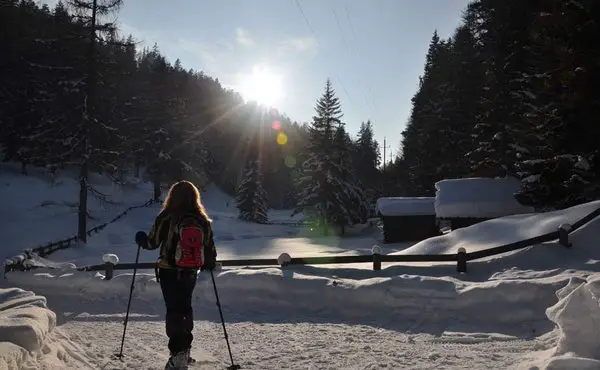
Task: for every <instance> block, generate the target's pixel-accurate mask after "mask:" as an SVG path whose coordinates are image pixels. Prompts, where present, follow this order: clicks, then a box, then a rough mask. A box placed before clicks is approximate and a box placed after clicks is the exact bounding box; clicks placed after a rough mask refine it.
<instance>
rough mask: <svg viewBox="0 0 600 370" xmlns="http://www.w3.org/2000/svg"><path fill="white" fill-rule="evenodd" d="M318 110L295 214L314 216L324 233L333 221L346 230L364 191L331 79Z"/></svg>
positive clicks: (320, 100) (355, 214) (310, 137)
mask: <svg viewBox="0 0 600 370" xmlns="http://www.w3.org/2000/svg"><path fill="white" fill-rule="evenodd" d="M315 110H316V113H317V115H316V116H314V117H313V122H312V124H311V126H310V128H309V139H308V145H307V147H306V155H307V159H306V160H305V161H304V163H303V164H302V175H301V178H300V180H299V184H298V190H299V192H298V203H297V205H296V208H295V210H294V213H293V214H296V213H299V212H304V213H305V215H307V216H309V215H310V216H313V217H315V218H316V220H317V222H318V224H319V226H320V227H321V228H322V230H323V233H324V235H328V233H329V225H330V224H331V223H334V224H336V225H337V226H338V227H342V230H343V227H344V226H345V225H348V224H352V223H353V222H356V220H357V219H358V218H360V216H359V215H360V209H361V206H362V199H359V198H360V196H361V195H362V194H361V191H360V188H357V187H356V185H355V182H354V178H353V174H352V162H351V155H350V147H349V138H348V136H347V134H346V131H345V129H344V123H343V122H342V120H341V118H342V110H341V105H340V102H339V99H338V98H337V97H336V95H335V91H334V89H333V87H332V86H331V81H330V80H327V81H326V83H325V91H324V93H323V95H322V96H321V98H319V100H318V101H317V105H316V108H315ZM353 202H354V203H353Z"/></svg>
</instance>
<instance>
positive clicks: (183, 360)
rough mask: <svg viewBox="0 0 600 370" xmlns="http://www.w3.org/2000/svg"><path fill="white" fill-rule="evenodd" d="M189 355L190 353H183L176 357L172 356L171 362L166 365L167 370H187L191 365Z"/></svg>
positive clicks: (175, 355)
mask: <svg viewBox="0 0 600 370" xmlns="http://www.w3.org/2000/svg"><path fill="white" fill-rule="evenodd" d="M189 359H190V356H189V353H188V351H181V352H179V353H176V354H174V355H171V357H170V358H169V361H167V364H166V365H165V370H187V369H188V364H189Z"/></svg>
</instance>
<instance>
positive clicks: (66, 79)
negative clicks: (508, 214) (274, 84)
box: [0, 0, 600, 241]
mask: <svg viewBox="0 0 600 370" xmlns="http://www.w3.org/2000/svg"><path fill="white" fill-rule="evenodd" d="M122 3H123V0H65V1H64V2H59V3H58V5H57V6H56V7H55V8H53V9H50V8H49V7H48V6H46V5H43V6H39V5H37V4H36V3H35V2H33V1H32V0H4V1H2V4H1V5H0V7H1V8H0V22H1V23H2V24H3V25H5V26H4V30H5V31H4V32H3V33H2V34H0V45H1V46H2V50H3V57H2V58H1V59H0V64H1V68H0V86H1V88H0V120H1V126H0V145H1V149H2V150H1V153H0V155H1V156H2V159H3V160H4V161H11V162H18V163H21V168H22V172H23V174H27V169H28V167H29V166H36V167H43V168H46V169H47V170H48V172H49V174H56V173H57V172H60V171H61V170H63V169H65V168H73V167H75V168H78V169H79V171H80V184H81V193H80V203H79V207H80V210H79V216H80V218H79V231H80V238H81V239H83V240H84V241H85V223H86V202H87V196H88V193H89V194H92V196H101V195H98V194H96V192H95V191H94V189H93V187H92V186H91V185H90V184H89V183H88V181H87V179H88V175H89V173H91V172H99V173H103V174H106V175H107V176H110V177H111V178H112V179H113V180H114V181H115V182H116V183H120V182H123V181H126V178H127V176H129V175H134V176H147V177H148V179H149V180H151V181H152V182H153V183H154V184H155V197H156V198H159V197H160V196H161V194H162V193H164V189H161V184H163V186H164V184H168V183H170V182H173V181H176V180H179V179H190V180H193V181H194V182H195V183H197V184H198V185H199V186H200V187H204V186H206V185H207V184H208V183H210V182H214V183H216V184H217V185H218V186H219V187H220V188H221V189H223V190H224V191H226V192H227V193H229V194H231V195H234V196H235V197H236V202H237V204H238V208H239V209H240V218H243V219H247V220H249V221H254V222H268V216H267V210H268V209H269V208H273V209H294V212H295V213H296V212H303V213H304V214H305V215H310V216H314V217H315V219H316V220H317V221H318V222H319V224H320V225H322V226H324V232H325V233H327V230H328V225H333V226H336V227H337V228H341V230H342V231H343V229H344V227H346V226H348V225H352V224H355V223H360V222H364V221H365V220H366V219H367V218H368V217H370V216H373V208H374V203H375V200H376V199H377V198H378V197H381V196H432V195H433V194H434V193H435V188H434V184H435V182H436V181H439V180H441V179H444V178H459V177H475V176H477V177H480V176H481V177H495V176H515V177H517V178H519V179H520V180H521V181H522V187H521V190H520V192H519V193H518V194H516V197H517V198H518V199H519V201H520V202H522V203H523V204H527V205H533V206H535V207H536V208H537V209H540V210H543V209H556V208H564V207H568V206H571V205H574V204H578V203H581V202H585V201H589V200H593V199H597V198H598V195H599V194H600V181H599V179H600V157H599V150H600V145H598V142H600V124H599V123H598V122H599V121H600V109H599V107H600V93H599V92H598V89H597V88H596V85H597V82H600V43H598V42H597V41H596V39H597V37H596V36H595V35H598V34H600V29H599V24H600V3H599V2H597V1H595V0H579V1H576V0H543V1H542V0H538V1H527V2H525V1H521V0H475V1H472V2H471V3H470V4H469V5H468V7H467V8H466V9H465V10H464V13H463V17H462V21H461V24H460V25H459V26H458V27H457V29H456V30H455V32H454V33H453V35H452V36H451V37H449V38H448V39H443V38H440V37H439V36H438V33H437V32H436V31H435V30H432V37H431V42H430V45H429V50H428V52H427V55H426V58H425V65H424V69H423V73H422V75H421V77H420V81H419V86H418V89H417V91H416V93H415V95H414V97H413V98H412V111H411V115H410V118H409V120H408V122H398V123H397V125H398V138H397V139H398V140H399V141H400V142H401V151H400V152H399V153H398V155H397V156H396V157H395V158H394V160H393V162H392V164H391V165H390V164H388V165H386V166H385V167H384V166H382V163H381V153H380V145H379V143H378V142H377V141H376V140H375V139H374V130H375V129H376V126H377V122H370V121H366V122H362V123H361V125H360V130H359V132H356V133H349V132H347V130H346V128H345V126H346V122H344V118H343V117H344V116H343V109H344V107H343V106H342V104H341V103H340V100H339V99H338V98H337V96H336V90H335V87H334V86H333V84H332V83H331V81H330V80H327V81H323V85H324V87H323V90H322V91H316V92H315V106H314V108H315V109H314V111H315V112H314V117H313V119H312V120H311V121H310V122H297V121H294V120H293V119H292V118H289V117H288V116H287V115H286V114H285V112H279V111H278V110H277V109H274V108H266V107H263V106H260V105H257V104H256V103H254V102H244V99H242V97H241V96H240V94H238V93H236V92H235V91H232V90H229V89H226V88H224V87H223V85H222V84H221V82H220V81H219V79H218V76H208V75H207V74H205V73H204V72H202V71H196V70H192V69H186V68H185V67H184V66H183V65H182V63H181V62H180V61H179V60H178V59H176V60H175V61H174V62H173V63H171V62H169V61H168V58H167V57H166V56H165V55H163V54H162V53H161V51H160V45H154V47H152V48H139V47H138V46H137V43H136V39H135V35H121V34H120V32H119V30H118V28H117V27H116V26H115V25H114V24H112V23H110V22H108V21H107V19H110V18H109V17H106V15H107V14H113V13H115V12H118V10H119V6H121V5H122ZM398 73H402V72H401V71H398Z"/></svg>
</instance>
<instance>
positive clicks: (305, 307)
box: [0, 171, 600, 369]
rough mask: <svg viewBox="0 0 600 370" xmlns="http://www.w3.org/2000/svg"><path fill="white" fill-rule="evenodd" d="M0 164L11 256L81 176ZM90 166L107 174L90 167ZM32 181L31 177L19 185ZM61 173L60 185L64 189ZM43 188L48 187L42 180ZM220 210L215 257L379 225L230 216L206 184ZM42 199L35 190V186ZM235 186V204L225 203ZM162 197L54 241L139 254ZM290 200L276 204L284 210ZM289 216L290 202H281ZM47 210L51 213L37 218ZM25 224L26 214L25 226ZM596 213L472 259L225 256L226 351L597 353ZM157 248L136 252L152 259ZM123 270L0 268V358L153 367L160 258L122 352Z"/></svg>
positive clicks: (281, 363) (21, 364)
mask: <svg viewBox="0 0 600 370" xmlns="http://www.w3.org/2000/svg"><path fill="white" fill-rule="evenodd" d="M6 172H7V171H4V172H2V173H0V184H1V185H2V186H5V188H3V191H2V192H1V193H0V197H1V199H0V202H1V204H0V215H1V216H0V217H2V218H1V219H0V233H2V235H7V236H6V237H5V238H4V243H3V246H2V249H1V250H2V251H3V253H5V254H6V255H8V256H10V255H12V254H15V253H17V252H19V251H21V250H22V249H23V248H26V247H31V246H33V245H32V244H36V243H40V244H41V243H44V242H47V241H49V240H55V239H60V238H63V237H66V236H70V235H72V234H74V232H75V230H76V209H74V208H73V207H71V206H68V205H63V204H64V201H65V199H69V198H68V197H67V196H66V195H65V194H64V193H65V191H67V189H70V190H68V191H69V192H70V191H72V192H73V194H72V195H71V194H69V196H70V197H71V198H72V199H74V200H73V201H76V196H77V191H76V183H74V180H72V181H73V184H71V185H69V181H71V180H68V179H66V178H64V179H62V180H63V185H62V187H58V188H54V190H48V191H47V190H46V188H47V187H48V185H47V184H46V183H45V182H44V180H43V179H41V178H39V177H34V176H31V177H28V178H24V177H23V176H21V175H18V174H8V173H6ZM97 180H98V182H100V183H101V182H102V179H100V178H98V179H97ZM26 184H29V185H26ZM61 189H62V190H61ZM50 191H52V193H51V192H50ZM103 191H105V192H107V193H108V192H110V191H112V193H114V194H116V197H120V198H117V199H121V200H122V204H121V205H114V206H110V207H106V211H103V210H102V208H100V206H99V205H97V206H96V205H95V206H93V207H92V212H91V213H92V216H96V217H97V218H98V221H97V222H99V223H102V222H105V220H108V219H111V218H112V217H114V215H115V214H116V213H119V212H120V211H122V210H123V209H125V208H127V207H129V206H130V205H138V204H140V203H143V202H144V201H146V200H147V199H148V198H149V196H150V193H151V189H150V187H148V185H146V184H139V185H136V186H131V189H130V190H128V191H127V192H125V191H123V190H122V189H119V188H117V187H113V186H111V185H109V184H108V182H106V186H105V188H104V189H103ZM203 200H204V202H205V204H206V205H207V208H208V211H209V214H210V215H211V216H212V217H213V218H214V227H215V234H216V238H217V244H218V250H219V258H220V259H229V258H246V257H254V258H261V257H277V256H278V255H279V254H280V253H282V252H287V253H289V254H290V255H292V256H327V255H340V254H362V253H370V249H371V247H372V245H373V244H378V243H379V235H377V234H376V233H369V230H368V229H367V230H363V232H361V233H360V235H359V236H354V237H348V238H337V237H329V238H320V237H316V236H314V235H312V234H311V233H310V231H309V230H305V229H304V227H301V226H293V225H255V224H250V223H246V222H242V221H239V220H237V219H236V218H235V208H234V203H233V202H232V201H231V199H229V198H228V197H227V196H226V195H225V194H223V193H222V192H221V191H220V190H219V189H217V188H216V187H214V186H213V187H209V188H208V189H207V190H206V192H205V193H203ZM48 201H51V202H54V203H56V204H55V205H52V206H45V207H44V206H40V204H42V203H44V202H48ZM228 202H229V204H228ZM597 207H600V202H592V203H588V204H586V205H581V206H577V207H573V208H571V209H568V210H565V211H560V212H554V213H548V214H539V215H536V214H528V215H515V216H510V217H503V218H500V219H496V220H491V221H487V222H484V223H481V224H477V225H474V226H471V227H469V228H465V229H460V230H456V231H453V232H451V233H449V234H446V235H444V236H440V237H437V238H432V239H428V240H426V241H422V242H420V243H417V244H416V245H413V246H411V245H410V244H396V245H382V247H383V249H384V253H431V254H438V253H454V252H455V251H456V249H457V248H459V247H461V246H462V247H464V248H466V249H467V251H473V250H479V249H485V248H488V247H494V246H498V245H501V244H506V243H510V242H513V241H517V240H521V239H525V238H528V237H531V236H537V235H540V234H543V233H546V232H548V231H554V230H556V228H557V227H558V225H560V224H561V223H564V222H571V223H572V222H573V221H576V220H577V219H579V218H581V217H583V216H584V215H585V214H587V213H589V212H591V211H592V210H593V209H595V208H597ZM157 211H158V206H157V205H155V206H152V207H149V208H141V209H136V210H134V211H131V212H130V213H129V214H128V215H127V216H126V217H124V218H123V219H121V220H119V221H117V222H115V223H114V224H111V225H110V226H108V227H107V228H106V229H104V230H103V231H101V232H100V233H99V234H97V235H93V236H92V237H91V238H90V241H89V243H88V244H87V245H86V246H81V247H78V248H71V249H67V250H62V251H59V252H57V253H55V254H52V255H51V256H50V257H49V258H50V259H51V260H52V261H57V262H64V261H70V262H73V263H75V264H76V265H78V266H81V265H84V264H99V263H102V260H101V256H102V254H104V253H115V254H117V255H118V256H119V258H120V261H121V262H133V260H134V258H135V252H136V246H135V245H134V243H133V236H134V234H135V232H136V231H138V230H140V229H141V230H147V229H148V228H149V227H150V224H151V222H152V221H153V218H154V216H155V215H156V213H157ZM289 213H290V212H287V211H273V212H272V214H273V217H274V218H277V219H278V220H283V221H285V220H288V219H289V216H287V215H289ZM286 217H287V218H286ZM46 223H47V224H48V225H47V226H46ZM33 230H36V231H35V232H34V231H33ZM599 237H600V220H599V219H596V220H594V221H592V222H591V223H589V224H588V225H586V226H584V227H582V228H580V229H579V230H577V231H575V232H574V233H573V234H572V235H571V241H572V243H573V248H571V249H567V248H564V247H561V246H559V245H558V243H557V242H550V243H546V244H545V245H542V246H535V247H531V248H526V249H523V250H520V251H517V252H511V253H508V254H506V255H503V256H500V257H498V256H496V257H494V258H489V259H487V260H484V261H481V262H476V261H472V262H470V263H469V273H468V274H464V275H459V274H457V273H456V266H455V265H454V264H446V265H443V264H440V265H432V264H418V265H417V264H409V263H406V264H399V263H397V264H388V263H384V265H383V269H382V270H381V271H378V272H374V271H372V270H370V269H371V266H370V264H352V265H320V266H293V267H290V268H286V269H280V268H278V267H265V268H251V267H245V268H231V269H226V270H222V271H219V272H218V273H216V275H215V277H216V282H217V286H218V288H219V295H220V299H221V303H222V306H223V313H224V316H225V319H226V321H227V329H228V334H229V337H230V340H231V344H232V350H233V356H234V359H235V360H236V362H237V363H239V364H240V365H242V368H244V369H276V368H286V369H375V368H389V369H433V368H435V369H461V368H462V369H466V368H470V369H535V368H538V369H598V368H600V348H599V347H600V338H599V336H600V334H597V333H600V306H599V304H600V301H599V298H598V297H599V294H600V268H599V267H600V265H599V264H598V260H600V258H599V257H600V253H599V252H598V245H597V243H598V242H597V240H598V239H599ZM155 259H156V252H143V253H142V255H141V257H140V260H142V261H153V260H155ZM131 277H132V271H115V276H114V278H113V279H112V280H103V277H102V274H100V273H85V272H76V271H73V270H68V269H65V270H56V269H54V270H53V269H38V270H35V271H30V272H12V273H9V274H8V276H7V279H6V280H0V338H1V339H0V340H1V341H0V369H4V368H9V369H13V368H15V369H18V368H23V369H42V368H46V369H56V368H61V369H160V368H162V366H163V365H164V363H165V362H166V360H167V350H166V335H165V332H164V322H163V318H164V303H163V301H162V297H161V293H160V288H159V286H158V284H157V283H156V281H155V278H154V272H153V271H150V270H142V271H138V274H137V278H136V282H135V289H134V296H133V300H132V306H131V313H130V322H129V324H128V327H127V336H126V339H125V348H124V353H125V358H124V360H123V361H120V360H115V359H113V358H112V357H113V356H112V355H114V354H115V353H117V352H118V351H119V346H120V341H121V335H122V330H123V325H122V321H123V318H124V315H125V311H126V307H127V298H128V294H129V287H130V284H131ZM194 309H195V328H194V335H195V342H194V343H195V345H194V346H195V347H194V349H193V355H194V356H195V357H196V358H198V359H199V360H200V365H201V366H199V367H198V368H206V369H220V368H224V366H226V365H227V364H228V361H229V359H228V354H227V348H226V345H225V340H224V337H223V332H222V328H221V324H220V318H219V314H218V310H217V308H216V306H215V298H214V293H213V290H212V283H211V280H210V276H209V275H208V274H207V273H201V274H199V277H198V285H197V287H196V290H195V296H194Z"/></svg>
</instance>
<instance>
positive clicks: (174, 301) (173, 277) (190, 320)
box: [158, 268, 197, 355]
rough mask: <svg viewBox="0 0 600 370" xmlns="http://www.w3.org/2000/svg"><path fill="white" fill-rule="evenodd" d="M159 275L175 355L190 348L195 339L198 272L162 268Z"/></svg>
mask: <svg viewBox="0 0 600 370" xmlns="http://www.w3.org/2000/svg"><path fill="white" fill-rule="evenodd" d="M158 276H159V280H160V288H161V290H162V293H163V298H164V300H165V305H166V308H167V315H166V318H165V321H166V329H167V336H168V337H169V351H170V352H171V354H173V355H174V354H176V353H177V352H180V351H185V350H187V349H190V348H191V346H192V340H193V339H194V336H193V335H192V329H193V328H194V317H193V310H192V293H193V292H194V287H195V286H196V279H197V272H196V271H194V270H192V271H180V270H175V269H163V268H161V269H159V271H158Z"/></svg>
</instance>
